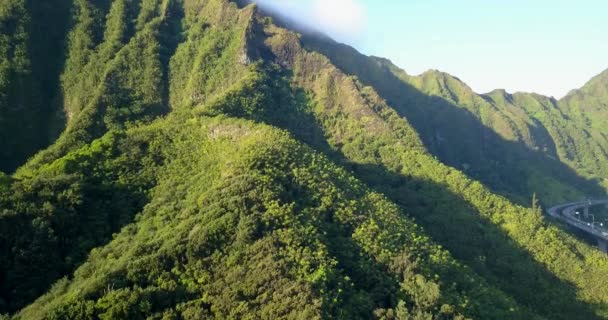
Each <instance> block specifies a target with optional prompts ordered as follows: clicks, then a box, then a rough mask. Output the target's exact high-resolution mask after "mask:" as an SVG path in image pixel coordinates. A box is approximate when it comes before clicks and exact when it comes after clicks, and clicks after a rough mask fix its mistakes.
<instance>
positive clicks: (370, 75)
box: [302, 36, 605, 205]
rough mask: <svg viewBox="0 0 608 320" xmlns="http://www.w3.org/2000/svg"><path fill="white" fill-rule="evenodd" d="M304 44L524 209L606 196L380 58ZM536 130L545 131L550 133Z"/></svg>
mask: <svg viewBox="0 0 608 320" xmlns="http://www.w3.org/2000/svg"><path fill="white" fill-rule="evenodd" d="M302 42H303V45H304V46H305V48H307V49H309V50H314V51H317V52H320V53H322V54H324V55H325V56H327V57H328V58H329V59H330V60H331V62H332V63H333V64H335V65H336V66H337V67H338V68H340V69H341V70H342V71H344V72H345V73H346V74H350V75H354V76H356V77H357V78H358V80H359V81H361V82H362V83H363V84H365V85H369V86H371V87H373V88H374V89H375V90H376V92H377V93H378V94H379V95H380V96H381V97H383V98H384V99H385V100H386V102H387V104H388V105H389V106H392V107H393V108H395V110H396V111H397V112H398V113H399V114H400V115H401V116H403V117H405V118H406V119H407V120H408V121H409V123H411V124H412V125H413V126H414V127H415V129H416V131H417V132H418V134H419V135H420V138H421V139H422V141H423V142H424V144H425V146H426V148H427V149H428V150H429V151H430V152H431V153H432V154H434V155H435V156H437V157H438V158H439V159H440V160H441V161H442V162H444V163H445V164H447V165H450V166H452V167H455V168H457V169H459V170H461V171H463V172H465V173H466V174H467V175H469V176H471V177H472V178H474V179H477V180H479V181H482V182H483V183H484V184H486V185H488V186H490V187H491V188H492V189H493V190H494V191H496V192H499V193H502V194H505V195H508V196H509V198H511V199H512V200H514V201H516V202H518V203H520V204H528V203H529V199H530V198H531V197H532V194H534V193H537V194H538V195H539V196H540V197H539V198H540V200H541V202H542V203H543V204H544V205H552V204H554V203H556V202H560V201H567V200H572V199H577V198H580V197H581V196H588V197H593V196H600V195H604V194H605V190H604V189H603V188H602V187H601V186H600V185H599V183H598V182H597V181H594V180H588V179H586V178H583V177H581V176H579V175H578V174H577V173H576V172H575V171H574V170H573V169H572V168H570V167H569V166H567V165H566V164H564V163H562V162H560V161H559V160H557V159H553V158H551V157H549V156H547V155H546V154H544V153H543V152H541V151H536V150H531V149H530V148H528V147H527V146H525V145H524V144H523V143H520V142H514V141H508V140H505V139H504V138H503V137H501V136H499V135H498V134H497V133H496V132H495V131H494V130H493V129H492V128H489V127H487V126H486V125H484V124H483V123H482V122H481V121H480V120H479V118H478V117H477V116H475V115H474V114H473V113H471V112H470V111H468V110H466V109H465V108H463V107H460V106H457V105H455V104H454V103H452V102H450V101H448V100H446V99H444V98H442V97H439V96H430V95H427V94H425V93H423V92H421V91H419V90H418V89H417V88H415V87H413V86H412V85H410V84H408V83H406V82H404V81H403V80H402V79H399V78H398V77H397V76H396V75H395V74H394V73H393V72H391V70H389V68H388V67H387V66H386V65H384V64H383V63H381V62H380V60H379V58H370V57H367V56H364V55H362V54H360V53H358V52H357V51H356V50H354V49H353V48H351V47H349V46H346V45H342V44H338V43H335V42H333V41H332V40H329V39H323V38H321V37H318V36H304V37H303V40H302ZM376 59H377V60H376ZM530 129H531V130H536V131H538V130H541V131H542V130H543V129H544V127H542V126H538V127H536V128H530ZM544 131H546V129H545V130H544ZM551 143H552V142H551ZM551 143H548V145H549V146H550V145H551ZM553 149H555V146H553Z"/></svg>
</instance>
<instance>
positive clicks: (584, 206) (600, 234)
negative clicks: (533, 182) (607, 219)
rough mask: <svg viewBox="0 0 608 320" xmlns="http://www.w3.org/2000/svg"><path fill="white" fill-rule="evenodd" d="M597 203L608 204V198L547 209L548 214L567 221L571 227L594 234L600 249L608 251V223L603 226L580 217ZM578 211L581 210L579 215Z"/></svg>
mask: <svg viewBox="0 0 608 320" xmlns="http://www.w3.org/2000/svg"><path fill="white" fill-rule="evenodd" d="M597 205H608V200H587V201H579V202H570V203H565V204H561V205H558V206H555V207H552V208H549V209H547V214H549V215H550V216H552V217H554V218H556V219H559V220H561V221H563V222H565V223H566V224H568V225H569V226H571V227H574V228H576V229H579V230H582V231H584V232H586V233H588V234H590V235H592V236H594V237H595V238H596V240H597V242H598V246H599V247H600V249H601V250H602V251H603V252H605V253H608V225H607V226H604V227H602V226H601V224H600V222H599V221H598V222H595V223H592V222H587V221H582V220H581V217H580V216H581V215H582V214H583V212H584V211H586V210H589V207H592V206H597ZM577 212H579V214H578V215H577ZM587 212H588V211H587Z"/></svg>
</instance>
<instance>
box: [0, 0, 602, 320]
mask: <svg viewBox="0 0 608 320" xmlns="http://www.w3.org/2000/svg"><path fill="white" fill-rule="evenodd" d="M75 3H76V4H77V9H78V10H75V11H74V12H75V15H76V16H75V20H74V21H77V23H76V24H75V25H74V26H72V27H71V29H70V30H71V38H70V39H71V42H70V45H69V49H70V50H71V51H69V52H71V53H70V54H69V56H68V57H67V62H66V63H67V65H68V66H70V67H68V68H66V70H68V71H66V73H65V74H63V75H62V81H64V84H63V85H62V89H61V92H62V94H64V95H65V96H66V97H65V98H66V100H65V101H69V103H66V107H67V109H68V111H69V110H74V114H73V116H72V117H70V120H69V121H68V125H67V129H66V131H65V132H64V133H63V135H62V136H61V137H60V138H59V139H58V140H57V141H56V142H55V144H54V145H52V146H51V147H49V148H48V149H47V150H45V151H42V152H40V153H39V154H38V155H36V156H35V157H34V158H32V159H31V160H29V162H28V163H27V164H25V165H24V166H22V167H21V168H20V169H19V170H18V171H17V173H16V174H13V175H11V176H6V175H2V176H0V205H1V206H2V208H3V211H2V212H1V213H0V230H2V231H3V232H2V233H0V240H2V242H1V243H2V244H3V245H2V246H0V257H1V258H2V260H3V261H8V263H7V264H3V265H2V266H0V279H2V281H0V283H1V285H0V310H1V311H0V312H16V313H15V314H14V317H15V318H17V319H19V318H21V319H37V318H40V319H44V318H53V317H54V318H59V319H63V318H72V319H73V318H82V319H86V318H91V317H98V318H102V319H104V318H108V319H110V318H111V319H120V318H124V319H132V318H147V317H149V318H152V319H161V318H169V319H200V318H213V317H220V318H222V317H228V318H229V317H235V318H237V317H247V316H251V317H259V318H273V316H274V317H275V318H276V317H283V318H290V317H295V316H296V315H297V314H303V315H305V316H306V317H308V318H377V319H406V318H408V317H423V318H429V317H436V318H446V319H447V318H454V319H463V318H484V319H504V318H516V319H517V318H519V319H543V318H547V319H592V318H605V317H607V315H608V304H607V301H608V292H607V291H606V290H607V289H606V288H608V286H606V285H605V281H606V279H605V277H604V272H603V271H604V269H605V268H604V267H605V257H604V256H602V254H601V253H599V252H597V250H594V249H593V248H592V247H591V246H589V245H588V244H586V243H585V242H583V241H580V240H578V239H577V238H575V237H573V236H572V235H570V234H568V233H567V232H566V231H564V230H563V229H561V228H559V227H558V226H555V225H553V224H552V223H551V222H550V221H548V220H547V219H546V218H545V217H543V215H542V213H541V209H540V208H539V206H538V203H536V202H534V201H533V203H532V205H529V203H530V202H529V199H530V198H529V197H530V196H531V195H532V192H528V191H531V190H532V188H530V189H525V190H523V191H522V190H517V189H516V188H514V186H515V183H519V181H517V180H516V179H513V181H509V180H505V181H503V184H504V186H505V188H506V189H508V188H511V189H510V190H515V191H516V192H513V193H511V194H509V193H504V194H503V193H496V192H494V191H493V190H494V189H499V188H497V185H496V184H488V185H489V187H486V186H485V185H484V184H483V183H481V182H479V181H477V180H475V179H472V178H471V177H474V176H475V175H474V174H472V173H471V172H470V171H474V170H479V169H478V168H476V167H475V163H473V162H472V163H471V166H470V168H469V169H470V171H467V170H462V171H461V170H459V167H458V166H451V165H450V164H449V161H445V159H441V157H438V156H437V155H438V153H436V151H437V150H440V151H441V150H445V149H443V148H444V146H445V145H446V143H447V142H446V141H447V139H449V138H451V136H450V135H449V134H448V135H445V134H443V135H442V134H441V133H442V132H444V131H445V132H448V133H450V131H449V130H450V128H451V127H450V126H449V125H448V124H450V123H452V127H453V128H456V129H458V127H459V126H463V125H464V126H466V125H468V124H470V125H471V126H472V127H477V126H478V125H479V124H478V123H477V122H476V120H475V117H472V116H467V118H462V117H461V111H460V110H461V109H463V108H464V107H462V106H461V107H458V106H457V105H455V104H453V103H451V102H450V103H448V102H446V101H447V100H444V99H441V98H440V96H438V95H435V96H434V95H432V94H430V93H431V92H430V91H432V90H433V89H434V88H437V87H439V88H444V89H447V91H444V92H440V95H446V98H447V99H451V101H452V102H455V103H461V102H465V103H477V105H473V106H472V107H474V108H472V109H471V110H473V111H475V110H503V109H500V108H501V107H504V109H505V110H506V109H508V108H510V106H498V105H492V106H491V109H490V107H489V106H488V105H486V104H485V103H487V102H486V100H484V99H482V98H480V97H479V96H477V95H473V94H470V93H468V91H467V90H462V92H459V90H452V89H454V88H456V89H457V88H461V89H462V88H463V87H460V85H459V82H458V81H455V80H453V79H451V78H450V77H447V76H446V77H445V79H443V80H445V81H443V80H442V81H439V82H437V81H433V80H434V79H429V80H430V81H427V83H426V84H425V83H424V82H423V81H421V82H420V83H418V85H420V86H421V87H422V86H426V87H424V88H422V89H423V90H424V89H426V90H427V92H424V91H423V90H419V89H417V88H415V87H414V86H412V85H409V84H406V83H405V82H404V80H407V79H408V77H407V76H406V74H404V73H399V72H397V71H395V70H394V69H392V68H396V67H394V66H388V67H387V68H382V66H383V65H380V66H379V65H378V61H377V60H375V59H370V58H367V57H363V56H362V55H360V54H358V53H357V52H353V51H349V50H347V49H344V47H342V46H340V45H339V44H335V43H334V44H332V43H327V41H328V40H327V39H324V38H323V39H318V38H310V36H309V35H308V36H307V35H302V34H298V33H295V32H293V31H291V30H289V29H286V28H282V27H281V26H278V25H276V24H275V23H274V22H273V20H272V19H271V18H269V17H267V16H265V15H264V14H261V13H260V12H258V11H257V9H256V7H255V6H244V5H243V4H242V2H239V3H238V4H239V5H238V6H237V5H235V3H233V2H230V1H225V0H209V1H202V0H186V1H183V2H182V1H171V0H162V1H160V0H141V1H136V0H115V1H90V0H78V1H76V2H75ZM0 5H1V4H0ZM125 17H135V19H131V18H129V19H125ZM106 29H107V30H106ZM108 30H110V31H111V32H110V31H108ZM92 31H94V32H92ZM99 34H105V35H107V36H99ZM125 39H130V40H128V41H126V40H125ZM83 43H84V44H88V45H87V46H84V49H83V47H82V46H81V45H82V44H83ZM91 43H93V44H91ZM106 51H107V52H106ZM108 52H109V53H110V54H108ZM336 56H339V57H340V59H336V58H335V57H336ZM87 70H104V73H103V74H101V77H100V75H99V74H95V75H93V76H91V77H89V73H90V72H84V71H87ZM79 77H82V78H79ZM431 78H432V77H431ZM77 80H82V81H77ZM370 84H371V85H370ZM436 86H437V87H436ZM82 97H84V98H82ZM78 101H81V103H80V104H79V103H77V102H78ZM436 108H441V109H440V110H442V111H445V112H446V113H445V114H443V113H441V112H435V111H436V110H438V109H436ZM486 108H488V109H486ZM414 111H415V112H414ZM428 111H432V112H430V113H429V112H428ZM443 115H447V117H445V118H440V117H441V116H443ZM431 116H435V118H433V117H431ZM497 117H498V115H497ZM420 119H423V120H425V121H426V120H429V119H430V120H433V119H436V121H446V122H445V124H446V125H445V126H444V125H441V126H438V127H437V128H440V129H441V132H438V131H434V132H433V131H426V129H424V125H425V122H424V121H420ZM463 119H466V120H463ZM488 119H492V118H491V117H489V118H488ZM497 119H499V120H500V119H502V118H497ZM460 120H463V121H462V122H460ZM433 121H435V120H433ZM495 121H496V122H498V120H495ZM431 123H433V122H431ZM437 123H443V122H437ZM479 128H482V127H479ZM431 129H436V128H432V127H431ZM428 132H431V133H432V134H431V135H427V133H428ZM457 132H458V131H457ZM482 133H483V134H482V137H483V139H486V140H487V141H488V142H486V145H485V148H487V150H490V151H488V152H491V150H492V149H493V148H495V146H494V145H492V143H497V144H498V146H499V147H496V149H497V150H498V151H496V153H500V152H502V151H503V150H502V149H500V147H501V146H504V145H505V144H504V141H503V140H501V139H500V138H499V137H498V136H496V135H494V134H492V131H491V128H489V127H488V128H487V129H484V131H482ZM429 137H432V138H433V139H435V140H429ZM471 137H473V138H475V135H471ZM429 141H431V142H434V143H436V144H437V145H436V147H435V148H437V149H433V148H430V147H429ZM471 145H472V146H474V144H471ZM513 145H515V146H517V145H516V143H515V142H513ZM457 146H458V145H457ZM478 149H479V148H471V150H472V152H477V151H478ZM516 150H520V151H518V152H524V151H525V150H524V151H521V150H522V149H521V148H520V147H517V149H516ZM448 151H449V150H448ZM475 154H478V153H475ZM522 154H523V155H526V156H528V154H526V153H522ZM439 155H441V154H439ZM448 155H449V154H448ZM524 159H535V158H524ZM483 160H485V159H483ZM540 162H541V161H540V160H539V161H538V162H537V163H536V164H539V163H540ZM543 165H544V166H547V164H546V163H543ZM496 168H498V167H496ZM511 168H514V169H517V168H518V167H511ZM536 168H538V169H539V170H540V169H542V168H541V167H540V165H539V166H538V167H532V169H536ZM532 169H530V170H529V171H524V172H523V173H516V174H512V173H511V174H510V175H511V176H516V177H518V178H519V177H526V178H529V179H537V180H534V181H536V182H537V183H538V181H542V180H540V178H534V177H529V173H530V172H532ZM549 169H552V168H549ZM555 169H556V170H561V169H562V168H561V167H556V168H555ZM547 172H548V171H541V173H547ZM483 173H484V171H482V170H480V174H479V176H486V175H485V174H483ZM507 173H508V172H499V173H498V175H499V177H500V179H502V176H501V175H503V176H504V177H508V176H509V175H508V174H507ZM567 174H568V173H567V172H565V173H561V176H560V175H556V177H555V178H551V179H555V180H549V181H550V183H555V185H556V187H555V188H556V189H555V190H551V191H550V192H549V191H545V193H546V194H547V195H552V194H553V196H554V197H555V198H560V197H566V196H568V195H569V192H570V189H571V190H573V191H572V193H573V194H580V193H581V191H580V190H579V189H583V190H584V189H585V185H584V184H583V183H579V181H578V180H574V179H572V180H570V179H571V178H572V177H570V176H568V175H567ZM487 181H488V179H485V181H484V179H482V182H484V183H485V182H487ZM547 185H549V184H547ZM559 188H564V189H559ZM567 188H570V189H567ZM564 190H565V191H564ZM510 199H524V200H522V201H521V202H524V201H525V205H521V204H517V203H515V202H513V201H511V200H510ZM541 199H542V198H541ZM31 239H33V241H32V240H31ZM14 252H20V254H19V255H16V254H14ZM522 283H525V284H526V286H522V285H521V284H522ZM488 306H491V307H488ZM18 310H21V311H18Z"/></svg>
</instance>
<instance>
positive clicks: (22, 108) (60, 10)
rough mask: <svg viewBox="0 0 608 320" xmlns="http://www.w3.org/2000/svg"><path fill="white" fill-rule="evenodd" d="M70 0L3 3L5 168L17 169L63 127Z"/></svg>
mask: <svg viewBox="0 0 608 320" xmlns="http://www.w3.org/2000/svg"><path fill="white" fill-rule="evenodd" d="M69 10H70V1H68V0H58V1H54V2H53V3H52V4H51V3H47V2H40V1H22V0H7V1H2V3H0V145H2V150H1V151H0V170H2V171H6V172H12V171H14V170H15V169H16V168H17V167H18V166H19V165H20V164H22V163H23V162H24V161H25V160H26V159H27V158H28V157H30V156H31V155H33V154H34V153H35V152H37V151H38V150H40V149H41V148H43V147H45V146H48V145H49V144H50V143H51V142H52V140H53V139H54V138H55V137H56V136H57V135H58V134H59V131H60V130H61V127H62V124H61V117H62V115H61V112H60V110H61V102H60V101H61V96H60V95H58V87H59V81H58V78H59V73H60V72H61V68H62V65H63V56H64V52H63V47H64V44H65V40H66V39H65V35H66V32H67V28H68V23H69V18H68V17H69Z"/></svg>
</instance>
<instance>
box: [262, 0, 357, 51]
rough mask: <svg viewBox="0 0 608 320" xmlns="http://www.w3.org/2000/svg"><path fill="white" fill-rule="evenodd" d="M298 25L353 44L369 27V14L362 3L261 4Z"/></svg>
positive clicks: (296, 0)
mask: <svg viewBox="0 0 608 320" xmlns="http://www.w3.org/2000/svg"><path fill="white" fill-rule="evenodd" d="M257 2H258V4H260V5H261V6H262V7H264V8H267V9H271V10H275V11H278V12H280V13H281V14H283V15H285V16H286V17H288V18H290V19H293V20H295V21H297V22H298V23H300V24H302V25H304V26H306V27H309V28H313V29H316V30H318V31H321V32H324V33H326V34H328V35H329V36H331V37H333V38H335V39H336V40H338V41H343V42H349V43H351V44H352V43H353V42H356V41H357V40H358V39H360V38H361V36H362V34H363V33H364V32H365V29H366V26H367V13H366V10H365V7H364V6H363V5H362V4H361V3H360V2H359V0H258V1H257Z"/></svg>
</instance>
